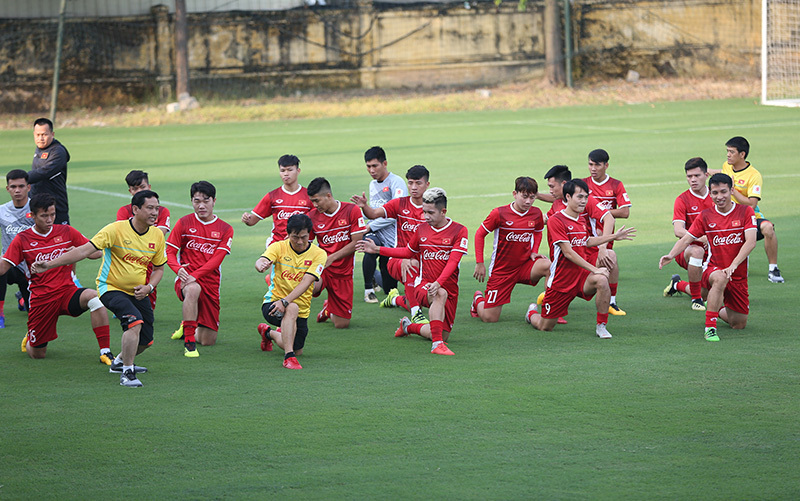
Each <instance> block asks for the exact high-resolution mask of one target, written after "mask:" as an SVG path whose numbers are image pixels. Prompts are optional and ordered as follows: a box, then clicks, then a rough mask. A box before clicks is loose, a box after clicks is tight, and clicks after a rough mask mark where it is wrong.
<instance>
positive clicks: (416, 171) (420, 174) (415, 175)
mask: <svg viewBox="0 0 800 501" xmlns="http://www.w3.org/2000/svg"><path fill="white" fill-rule="evenodd" d="M422 178H425V181H430V180H431V173H430V172H428V169H427V168H425V166H424V165H415V166H414V167H411V168H410V169H408V172H406V179H414V180H417V179H422Z"/></svg>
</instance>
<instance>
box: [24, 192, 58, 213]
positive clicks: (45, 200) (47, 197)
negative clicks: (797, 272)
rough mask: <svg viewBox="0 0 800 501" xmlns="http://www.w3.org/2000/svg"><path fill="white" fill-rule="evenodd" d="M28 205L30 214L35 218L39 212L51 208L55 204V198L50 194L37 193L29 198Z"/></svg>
mask: <svg viewBox="0 0 800 501" xmlns="http://www.w3.org/2000/svg"><path fill="white" fill-rule="evenodd" d="M30 204H31V205H30V207H31V214H33V215H34V216H35V215H36V213H37V212H39V211H40V210H47V209H49V208H50V207H53V206H54V205H55V204H56V197H54V196H53V195H51V194H50V193H44V192H42V193H37V194H35V195H34V196H32V197H31V202H30Z"/></svg>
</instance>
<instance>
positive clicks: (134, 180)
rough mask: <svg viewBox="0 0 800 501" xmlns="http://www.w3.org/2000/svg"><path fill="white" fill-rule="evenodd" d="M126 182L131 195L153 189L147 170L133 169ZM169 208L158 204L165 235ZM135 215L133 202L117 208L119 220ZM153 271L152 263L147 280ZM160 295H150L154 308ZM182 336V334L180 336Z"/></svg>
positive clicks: (157, 226) (180, 330)
mask: <svg viewBox="0 0 800 501" xmlns="http://www.w3.org/2000/svg"><path fill="white" fill-rule="evenodd" d="M125 182H126V183H127V184H128V191H129V192H130V194H131V196H133V195H135V194H136V193H138V192H140V191H144V190H152V189H153V188H152V187H151V186H150V179H149V177H148V175H147V172H144V171H141V170H132V171H130V172H129V173H128V175H127V176H125ZM169 215H170V214H169V209H167V208H166V207H164V206H163V205H159V206H158V219H157V220H156V224H155V226H156V228H158V229H159V230H161V232H162V233H164V236H165V237H166V236H167V233H169V230H170V221H169ZM132 217H133V206H132V205H131V204H125V205H123V206H122V207H120V208H119V209H118V210H117V221H127V220H128V219H130V218H132ZM151 273H153V266H152V264H151V265H149V266H148V267H147V280H150V274H151ZM157 296H158V292H157V291H153V292H152V293H151V294H150V295H149V296H148V297H149V298H150V306H152V307H153V310H155V309H156V299H157ZM182 329H183V325H181V327H179V328H178V330H177V331H175V332H176V333H177V332H180V333H181V335H182V334H183V331H182ZM179 337H180V336H179Z"/></svg>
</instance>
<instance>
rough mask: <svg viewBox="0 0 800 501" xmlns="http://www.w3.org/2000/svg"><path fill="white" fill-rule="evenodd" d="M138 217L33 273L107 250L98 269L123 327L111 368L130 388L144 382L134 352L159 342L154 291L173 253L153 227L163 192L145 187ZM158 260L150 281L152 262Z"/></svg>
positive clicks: (107, 302) (104, 294)
mask: <svg viewBox="0 0 800 501" xmlns="http://www.w3.org/2000/svg"><path fill="white" fill-rule="evenodd" d="M131 205H133V217H132V218H131V219H128V220H127V221H117V222H114V223H111V224H109V225H106V226H105V227H104V228H103V229H101V230H100V231H99V232H97V234H96V235H95V236H93V237H92V238H91V239H90V240H89V241H88V242H87V243H85V244H83V245H81V246H79V247H75V248H74V249H72V250H70V251H68V252H66V253H64V254H62V255H61V256H59V257H57V258H56V259H53V260H52V261H36V262H35V263H33V265H32V266H31V272H33V273H44V272H45V271H47V270H49V269H50V268H56V267H58V266H65V265H69V264H73V263H77V262H78V261H80V260H82V259H86V258H87V257H91V256H92V255H94V253H95V252H97V251H98V250H100V251H102V256H103V261H102V263H101V265H100V271H99V272H98V273H97V291H98V293H99V294H100V301H102V302H103V305H104V306H105V307H106V308H108V309H109V310H111V311H112V312H113V313H114V314H115V315H116V316H117V318H118V319H119V321H120V325H121V326H122V331H123V332H122V350H121V353H120V354H119V355H117V357H116V358H115V359H114V361H113V362H112V363H111V368H110V369H109V372H113V373H118V374H120V377H119V384H120V385H122V386H127V387H130V388H137V387H140V386H142V382H141V381H139V378H138V377H136V374H137V373H142V372H147V369H146V368H145V367H139V366H135V365H133V359H134V357H135V356H136V355H137V354H139V353H142V352H143V351H144V350H146V349H147V348H149V347H150V345H152V344H153V308H152V306H151V305H150V300H149V299H148V295H150V293H151V292H153V291H154V290H155V288H156V286H157V285H158V282H160V281H161V277H162V276H163V275H164V264H165V263H166V262H167V255H166V253H165V252H164V234H163V233H161V231H160V230H158V229H156V228H154V227H153V225H154V224H155V223H156V219H157V217H158V207H159V203H158V194H157V193H155V192H154V191H150V190H143V191H140V192H138V193H136V194H135V195H134V196H133V198H132V199H131ZM150 263H153V266H154V268H153V273H152V274H151V275H150V280H149V281H148V280H147V279H146V276H147V266H148V265H149V264H150Z"/></svg>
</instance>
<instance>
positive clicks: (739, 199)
mask: <svg viewBox="0 0 800 501" xmlns="http://www.w3.org/2000/svg"><path fill="white" fill-rule="evenodd" d="M725 149H726V150H727V160H726V161H725V163H723V164H722V170H717V169H710V170H709V171H708V173H709V174H717V173H719V172H721V173H723V174H727V175H728V176H730V177H731V179H733V187H734V188H735V189H734V191H733V194H732V196H733V203H736V204H742V205H748V206H750V207H752V208H753V211H754V212H755V214H756V219H757V220H758V224H757V225H756V230H757V231H756V240H757V241H758V240H764V251H765V252H766V253H767V261H768V262H769V271H768V273H767V279H768V280H769V281H770V282H772V283H774V284H782V283H783V282H784V278H783V276H782V275H781V270H779V269H778V236H777V235H776V234H775V226H774V225H773V224H772V222H771V221H770V220H769V219H766V218H765V217H764V214H762V212H761V209H760V208H759V207H758V202H760V201H761V184H762V179H761V173H760V172H759V171H758V170H757V169H756V168H755V167H753V166H752V165H750V162H748V161H747V155H748V154H749V153H750V143H748V142H747V139H745V138H743V137H741V136H736V137H732V138H730V139H729V140H728V142H727V143H725Z"/></svg>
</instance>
